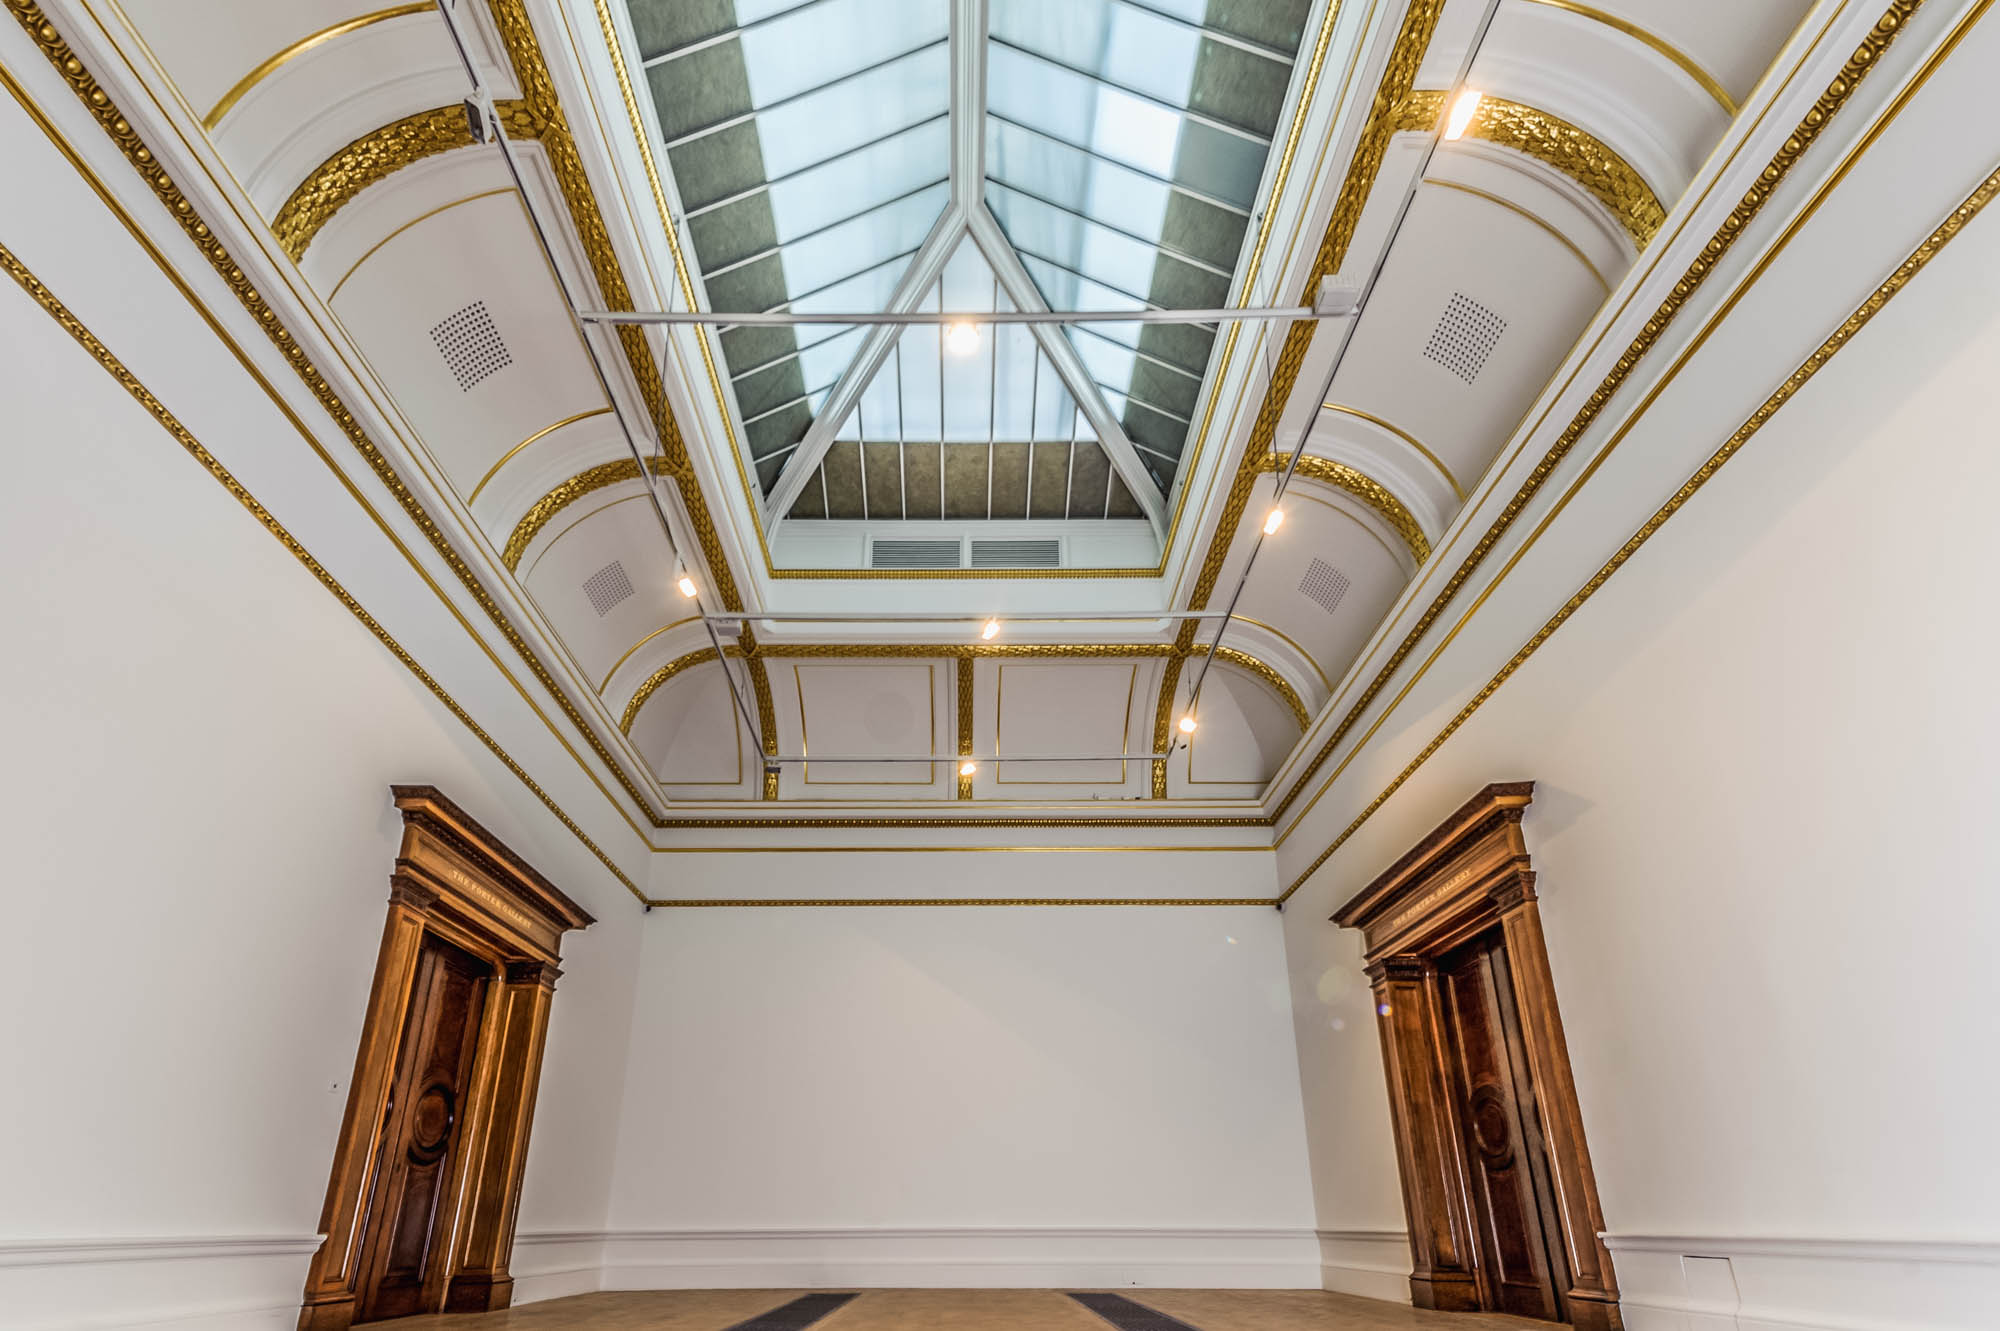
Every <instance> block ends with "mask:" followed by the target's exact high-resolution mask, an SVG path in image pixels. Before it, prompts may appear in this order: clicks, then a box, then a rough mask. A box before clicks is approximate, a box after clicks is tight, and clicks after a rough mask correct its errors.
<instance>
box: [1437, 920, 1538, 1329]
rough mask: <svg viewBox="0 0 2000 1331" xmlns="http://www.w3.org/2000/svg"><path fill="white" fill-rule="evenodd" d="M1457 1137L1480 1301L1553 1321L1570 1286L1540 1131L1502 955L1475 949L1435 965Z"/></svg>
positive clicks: (1495, 948) (1491, 945)
mask: <svg viewBox="0 0 2000 1331" xmlns="http://www.w3.org/2000/svg"><path fill="white" fill-rule="evenodd" d="M1438 969H1439V979H1440V981H1441V986H1442V988H1443V991H1444V999H1445V1009H1446V1017H1447V1022H1448V1025H1449V1028H1450V1035H1451V1041H1450V1044H1451V1047H1450V1048H1449V1049H1448V1050H1447V1052H1446V1057H1447V1059H1448V1060H1449V1061H1451V1062H1452V1063H1453V1064H1454V1067H1453V1073H1454V1081H1455V1083H1456V1096H1455V1098H1456V1101H1457V1106H1458V1116H1459V1125H1460V1132H1461V1134H1462V1136H1463V1138H1464V1141H1465V1156H1466V1161H1467V1166H1468V1172H1469V1174H1470V1177H1471V1183H1472V1201H1473V1213H1474V1219H1475V1229H1476V1230H1477V1242H1476V1250H1477V1253H1478V1274H1479V1283H1480V1290H1481V1295H1482V1302H1484V1303H1485V1304H1486V1306H1487V1307H1489V1308H1492V1309H1494V1310H1495V1311H1499V1312H1509V1313H1514V1314H1516V1315H1519V1316H1523V1317H1539V1318H1544V1319H1548V1320H1560V1319H1561V1318H1562V1317H1563V1315H1564V1312H1565V1309H1564V1307H1563V1298H1562V1294H1563V1292H1564V1291H1565V1290H1566V1289H1567V1285H1568V1280H1567V1275H1566V1272H1565V1270H1564V1269H1563V1266H1562V1263H1561V1255H1560V1253H1559V1252H1558V1251H1557V1250H1556V1249H1555V1248H1554V1247H1553V1246H1552V1245H1551V1244H1550V1243H1549V1241H1548V1240H1549V1235H1550V1234H1552V1233H1560V1230H1559V1229H1555V1228H1551V1227H1550V1225H1549V1221H1548V1210H1547V1207H1546V1206H1545V1204H1544V1203H1545V1200H1547V1196H1548V1194H1547V1177H1548V1175H1547V1170H1546V1169H1545V1168H1543V1167H1542V1158H1541V1156H1542V1143H1541V1125H1540V1123H1539V1121H1538V1120H1537V1119H1536V1117H1535V1108H1534V1088H1533V1085H1532V1083H1531V1082H1530V1080H1529V1077H1528V1071H1527V1061H1526V1058H1525V1056H1524V1051H1523V1049H1522V1045H1521V1037H1520V1023H1519V1020H1518V1017H1517V1016H1516V1013H1515V1009H1514V1003H1513V986H1512V984H1511V982H1510V977H1509V976H1508V974H1507V961H1506V955H1505V952H1504V951H1503V950H1502V948H1501V945H1500V944H1499V942H1498V940H1492V941H1481V942H1477V943H1474V944H1472V945H1470V946H1468V947H1466V948H1463V949H1461V950H1460V951H1458V952H1456V953H1453V954H1452V955H1450V956H1448V957H1445V958H1443V959H1441V960H1440V962H1439V967H1438Z"/></svg>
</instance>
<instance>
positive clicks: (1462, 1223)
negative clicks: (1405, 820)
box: [1333, 781, 1624, 1331]
mask: <svg viewBox="0 0 2000 1331" xmlns="http://www.w3.org/2000/svg"><path fill="white" fill-rule="evenodd" d="M1534 791H1535V786H1534V783H1533V782H1532V781H1516V782H1501V783H1496V784H1494V785H1490V786H1488V787H1486V789H1484V790H1482V791H1480V792H1479V793H1478V794H1477V795H1475V796H1473V797H1472V799H1470V800H1468V801H1467V802H1466V803H1465V805H1464V806H1463V807H1461V808H1460V809H1459V810H1458V812H1456V813H1454V814H1452V815H1451V817H1449V818H1447V819H1445V820H1444V822H1442V823H1440V824H1439V825H1438V826H1437V827H1436V828H1435V829H1434V830H1433V831H1432V832H1431V833H1430V834H1429V835H1428V836H1426V837H1425V838H1424V839H1423V840H1421V841H1419V842H1418V843H1417V844H1416V846H1415V847H1414V848H1412V849H1411V850H1410V852H1409V853H1408V854H1406V855H1404V856H1403V857H1402V858H1401V859H1399V860H1397V861H1396V863H1394V864H1393V865H1391V866H1390V867H1389V868H1388V870H1387V871H1385V872H1384V873H1383V874H1381V876H1379V877H1378V878H1376V879H1375V881H1374V882H1372V883H1370V884H1369V885H1368V886H1367V887H1365V888H1363V889H1362V890H1361V891H1359V892H1357V893H1356V894H1355V895H1354V896H1353V898H1352V899H1350V900H1349V901H1348V902H1347V904H1346V905H1344V906H1342V907H1341V908H1340V909H1339V910H1338V911H1336V912H1334V915H1333V922H1334V923H1335V924H1337V925H1340V926H1341V927H1342V928H1348V929H1359V930H1361V931H1362V937H1363V939H1364V940H1365V943H1366V947H1367V952H1366V958H1365V959H1366V963H1367V968H1368V977H1369V979H1370V980H1371V981H1373V983H1374V986H1375V1001H1376V1012H1377V1014H1378V1016H1377V1030H1378V1032H1379V1034H1380V1035H1381V1040H1382V1064H1383V1070H1384V1071H1385V1072H1386V1074H1387V1076H1388V1085H1389V1108H1390V1118H1391V1121H1392V1124H1393V1126H1394V1130H1395V1136H1396V1160H1397V1165H1398V1167H1399V1169H1400V1171H1401V1174H1402V1183H1403V1210H1404V1213H1405V1215H1406V1216H1407V1217H1408V1220H1409V1227H1410V1258H1411V1264H1412V1269H1411V1272H1410V1297H1411V1301H1412V1302H1414V1303H1415V1304H1416V1305H1417V1306H1419V1307H1423V1308H1443V1309H1454V1310H1466V1309H1476V1308H1478V1307H1480V1293H1479V1283H1478V1278H1477V1274H1476V1272H1475V1269H1474V1264H1475V1253H1476V1251H1477V1249H1476V1247H1475V1244H1474V1238H1473V1230H1472V1226H1473V1224H1474V1218H1473V1215H1472V1207H1471V1186H1472V1185H1471V1180H1470V1175H1469V1173H1468V1165H1467V1161H1466V1159H1465V1155H1464V1149H1465V1148H1464V1140H1465V1139H1464V1136H1463V1133H1462V1131H1461V1125H1460V1124H1459V1123H1458V1122H1457V1110H1456V1108H1455V1107H1454V1104H1453V1096H1452V1091H1451V1087H1452V1081H1451V1075H1450V1072H1449V1069H1448V1068H1447V1066H1446V1063H1445V1058H1444V1051H1443V1048H1442V1030H1443V1028H1442V1024H1441V1023H1442V1020H1443V1015H1444V1014H1443V1010H1442V1003H1441V996H1440V993H1439V985H1438V971H1437V961H1438V959H1439V958H1440V957H1442V956H1443V955H1444V954H1445V953H1447V952H1450V951H1451V950H1452V949H1453V948H1455V947H1457V946H1459V945H1460V944H1462V943H1465V942H1467V941H1469V940H1471V939H1473V938H1475V937H1477V936H1478V935H1480V934H1481V933H1484V932H1487V931H1489V930H1492V929H1494V928H1496V927H1498V928H1499V929H1500V931H1501V933H1502V935H1503V937H1504V940H1505V942H1504V947H1505V953H1506V959H1507V965H1508V969H1509V971H1510V972H1511V974H1512V977H1513V983H1514V995H1515V1000H1516V1003H1517V1005H1518V1007H1519V1011H1520V1022H1521V1034H1522V1042H1523V1043H1524V1044H1525V1046H1526V1049H1527V1055H1528V1066H1529V1072H1530V1075H1531V1079H1532V1080H1533V1082H1534V1091H1535V1110H1536V1116H1537V1117H1538V1118H1539V1120H1540V1124H1541V1132H1542V1145H1543V1149H1544V1151H1545V1153H1546V1156H1547V1161H1548V1168H1549V1173H1550V1175H1551V1181H1552V1184H1553V1191H1554V1194H1555V1210H1556V1213H1557V1215H1558V1217H1559V1219H1560V1221H1561V1227H1562V1246H1563V1256H1564V1257H1565V1259H1566V1260H1567V1263H1568V1267H1569V1274H1570V1287H1569V1289H1568V1290H1567V1291H1566V1295H1567V1301H1568V1307H1569V1314H1570V1320H1571V1321H1572V1323H1573V1324H1574V1325H1576V1326H1577V1327H1579V1328H1583V1331H1622V1328H1623V1326H1624V1321H1623V1318H1622V1317H1621V1315H1620V1313H1619V1309H1618V1284H1617V1280H1616V1277H1615V1276H1614V1274H1613V1272H1612V1268H1611V1254H1610V1253H1609V1252H1608V1251H1606V1250H1605V1247H1604V1244H1603V1241H1602V1240H1601V1239H1600V1238H1599V1237H1598V1236H1599V1234H1600V1233H1601V1232H1602V1231H1603V1229H1604V1213H1603V1209H1602V1208H1601V1207H1600V1206H1599V1204H1598V1200H1597V1180H1596V1178H1595V1176H1594V1175H1593V1174H1592V1172H1591V1167H1590V1151H1589V1148H1588V1147H1587V1146H1586V1145H1585V1143H1584V1136H1583V1114H1582V1111H1581V1110H1580V1109H1579V1108H1578V1105H1577V1100H1576V1081H1575V1079H1574V1077H1573V1076H1572V1075H1571V1072H1570V1064H1569V1047H1568V1045H1567V1044H1566V1043H1565V1041H1564V1039H1563V1028H1562V1016H1561V1014H1560V1013H1559V1012H1558V1011H1557V1008H1556V992H1555V979H1554V977H1553V975H1552V974H1551V972H1550V970H1549V954H1548V946H1547V943H1546V942H1545V940H1544V939H1543V936H1542V919H1541V907H1540V905H1539V903H1538V902H1537V901H1536V898H1535V873H1534V869H1533V868H1532V866H1531V864H1530V861H1529V856H1528V847H1527V843H1526V841H1525V839H1524V838H1523V836H1522V833H1521V819H1522V815H1523V814H1524V813H1525V812H1526V810H1527V807H1528V804H1529V802H1530V801H1531V800H1532V799H1533V798H1534Z"/></svg>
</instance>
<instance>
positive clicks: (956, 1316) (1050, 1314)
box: [386, 1289, 1554, 1331]
mask: <svg viewBox="0 0 2000 1331" xmlns="http://www.w3.org/2000/svg"><path fill="white" fill-rule="evenodd" d="M807 1292H808V1291H804V1290H773V1289H729V1290H706V1289H697V1290H661V1291H651V1292H647V1293H630V1294H580V1295H577V1296H576V1297H574V1298H568V1299H552V1300H550V1301H548V1302H546V1303H531V1304H528V1305H526V1306H525V1307H521V1308H515V1309H513V1310H511V1311H508V1312H498V1313H483V1314H477V1315H465V1316H456V1317H407V1318H402V1319H400V1320H398V1321H396V1322H395V1323H393V1324H386V1325H393V1326H394V1328H395V1331H419V1329H420V1328H421V1329H422V1331H573V1329H575V1328H589V1329H590V1331H728V1329H729V1328H734V1327H739V1326H743V1325H744V1324H746V1323H748V1324H749V1326H748V1327H746V1331H765V1328H766V1327H769V1328H784V1329H785V1331H803V1328H804V1327H806V1326H810V1327H811V1331H938V1329H939V1328H950V1329H951V1331H1114V1329H1115V1328H1119V1327H1121V1326H1122V1327H1125V1328H1129V1329H1131V1331H1175V1328H1176V1327H1182V1328H1188V1329H1189V1331H1498V1329H1499V1328H1506V1331H1551V1328H1552V1327H1553V1325H1554V1324H1552V1323H1549V1322H1532V1321H1528V1320H1526V1319H1523V1318H1518V1317H1503V1316H1499V1315H1496V1314H1487V1313H1434V1312H1424V1311H1421V1310H1419V1309H1415V1308H1408V1307H1404V1306H1403V1305H1401V1304H1395V1303H1382V1302H1379V1301H1377V1300H1374V1299H1358V1298H1354V1297H1351V1296H1349V1295H1345V1294H1327V1293H1323V1292H1321V1291H1318V1290H1303V1289H1298V1290H1293V1289H1286V1290H1238V1289H1173V1290H1168V1289H1148V1290H1134V1289H1127V1290H1120V1291H1118V1293H1119V1294H1121V1295H1122V1296H1123V1298H1124V1299H1125V1300H1129V1305H1128V1306H1127V1308H1126V1315H1125V1317H1124V1320H1122V1321H1121V1320H1112V1318H1110V1317H1107V1316H1100V1315H1099V1314H1098V1313H1096V1312H1093V1311H1091V1309H1089V1308H1087V1307H1085V1306H1084V1304H1082V1303H1080V1302H1078V1301H1077V1300H1075V1299H1073V1298H1071V1297H1070V1296H1069V1295H1068V1294H1066V1293H1062V1292H1059V1291H1054V1290H1038V1289H949V1290H946V1289H871V1290H863V1291H861V1292H860V1293H859V1294H857V1295H856V1296H855V1297H854V1298H852V1299H851V1300H849V1301H847V1302H846V1303H843V1304H841V1305H840V1306H839V1307H836V1308H833V1309H832V1310H831V1311H828V1312H826V1313H825V1314H824V1315H822V1316H819V1317H818V1318H817V1319H815V1320H811V1321H810V1322H804V1321H800V1320H797V1318H796V1317H787V1316H786V1315H785V1314H784V1313H783V1312H780V1311H779V1310H781V1309H785V1308H786V1305H788V1304H790V1303H792V1302H793V1301H794V1300H796V1299H799V1298H801V1297H802V1296H803V1295H805V1294H806V1293H807ZM812 1292H814V1293H821V1294H825V1293H829V1292H830V1291H812ZM1130 1305H1136V1307H1132V1306H1130ZM1115 1311H1116V1309H1114V1312H1115ZM1148 1313H1151V1314H1154V1315H1155V1316H1153V1317H1152V1318H1150V1319H1148V1318H1147V1314H1148ZM773 1314H776V1315H775V1316H772V1315H773ZM1157 1314H1165V1317H1164V1318H1159V1317H1158V1316H1157ZM805 1315H810V1314H805Z"/></svg>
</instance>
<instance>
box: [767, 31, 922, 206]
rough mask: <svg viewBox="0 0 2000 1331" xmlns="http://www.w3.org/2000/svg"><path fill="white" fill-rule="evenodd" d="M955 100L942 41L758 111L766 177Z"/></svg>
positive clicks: (898, 126) (817, 159) (818, 159)
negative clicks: (766, 109)
mask: <svg viewBox="0 0 2000 1331" xmlns="http://www.w3.org/2000/svg"><path fill="white" fill-rule="evenodd" d="M950 103H951V86H950V61H949V59H948V58H947V53H946V49H945V46H944V44H943V43H942V42H939V43H935V44H933V45H930V46H927V47H924V48H923V49H921V50H917V51H912V52H911V53H910V54H908V55H906V56H904V57H902V58H901V59H899V60H896V61H894V62H893V63H891V64H888V65H884V66H882V67H881V68H880V69H875V70H870V71H869V72H868V73H866V74H857V75H855V76H853V77H852V78H848V79H845V80H843V81H842V82H840V83H836V84H834V85H833V86H832V87H830V88H825V89H822V90H821V91H819V92H815V93H810V94H808V95H806V96H804V97H801V98H799V99H798V100H796V101H791V102H786V103H785V104H784V105H782V106H776V107H773V108H771V109H770V110H768V111H764V112H761V113H759V114H758V116H757V136H758V142H759V145H760V146H761V147H762V149H763V154H764V172H765V178H766V179H769V178H770V177H772V176H781V175H784V174H786V173H788V172H791V171H796V170H798V169H799V168H800V167H804V166H810V165H812V164H813V163H815V162H821V161H824V160H826V159H827V158H828V157H831V156H833V155H834V154H835V153H837V152H845V151H846V150H847V149H849V148H853V147H857V146H859V145H861V144H863V143H866V142H868V141H869V140H870V139H876V138H880V137H881V136H882V135H884V134H888V133H891V132H893V131H895V130H899V129H902V128H903V127H904V126H906V125H910V124H914V123H915V122H916V121H919V120H923V119H926V118H927V117H930V116H934V115H936V114H937V113H938V112H940V111H942V110H944V109H945V108H946V107H947V106H949V105H950Z"/></svg>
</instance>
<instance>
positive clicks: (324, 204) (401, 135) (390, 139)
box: [271, 102, 543, 263]
mask: <svg viewBox="0 0 2000 1331" xmlns="http://www.w3.org/2000/svg"><path fill="white" fill-rule="evenodd" d="M496 109H498V111H499V112H500V116H501V119H502V120H503V121H504V122H505V124H506V126H507V133H508V135H509V136H510V137H512V138H517V139H532V138H536V137H539V136H540V134H541V132H542V129H543V125H542V122H541V120H540V118H539V117H538V116H536V115H535V113H534V111H533V110H531V109H530V108H529V107H528V105H527V104H526V103H525V102H500V103H498V104H497V108H496ZM471 146H472V128H471V126H470V125H468V124H467V123H466V120H465V108H464V107H463V106H456V105H454V106H440V107H436V108H434V109H432V110H429V111H419V112H417V113H416V114H415V115H413V116H404V117H403V118H402V119H401V120H397V121H394V122H392V123H390V124H387V125H384V126H382V128H380V129H375V130H370V131H369V132H368V133H366V134H363V135H362V136H361V137H360V138H358V139H356V140H354V142H352V143H350V144H348V145H347V146H346V147H345V148H342V149H341V150H340V151H339V152H337V153H335V154H334V155H333V156H331V157H329V158H327V159H326V160H325V161H324V162H321V163H320V164H319V165H318V166H316V167H314V168H313V169H312V174H311V175H308V176H307V177H306V178H305V179H304V180H302V181H300V182H299V187H298V188H297V189H295V190H293V191H292V194H291V197H290V198H288V199H286V200H285V202H284V205H283V206H282V207H280V208H279V209H278V215H277V216H276V217H274V218H272V219H271V234H272V235H274V236H276V237H277V238H278V247H279V248H280V249H282V250H284V252H285V253H286V254H287V255H289V256H290V257H291V260H292V262H293V263H297V262H298V261H299V260H300V259H302V258H304V257H305V252H306V250H308V249H309V248H311V246H312V243H313V237H315V236H317V235H318V234H319V233H320V229H321V228H322V227H324V226H325V225H326V224H327V223H328V222H329V221H331V220H332V219H333V215H334V214H335V213H337V212H339V211H340V210H341V209H342V208H345V207H346V206H347V205H348V203H349V202H350V201H351V200H352V199H353V198H354V196H355V195H357V194H359V193H361V191H362V190H365V189H367V188H368V187H369V186H370V185H373V184H374V183H375V182H377V181H379V180H384V179H387V178H388V177H389V176H392V175H394V174H395V173H396V172H398V171H401V170H402V169H403V168H404V167H406V166H408V165H410V164H411V163H412V162H421V161H423V160H424V159H425V158H426V157H435V156H437V155H438V154H439V153H445V152H450V151H451V150H452V149H454V148H470V147H471Z"/></svg>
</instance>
